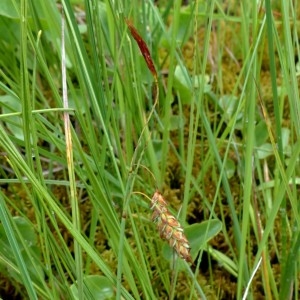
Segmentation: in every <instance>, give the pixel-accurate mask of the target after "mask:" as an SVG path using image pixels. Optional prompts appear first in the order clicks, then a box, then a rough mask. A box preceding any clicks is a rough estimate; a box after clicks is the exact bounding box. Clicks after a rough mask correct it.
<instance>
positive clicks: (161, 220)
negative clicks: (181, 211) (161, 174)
mask: <svg viewBox="0 0 300 300" xmlns="http://www.w3.org/2000/svg"><path fill="white" fill-rule="evenodd" d="M150 208H151V209H152V210H153V214H152V221H154V222H156V223H157V229H158V231H159V234H160V237H161V238H162V239H163V240H166V241H168V243H169V245H170V247H172V248H173V249H174V250H175V251H176V252H177V254H178V256H179V257H181V258H182V259H184V260H186V261H187V262H189V263H193V260H192V257H191V255H190V249H191V247H190V244H189V241H188V239H187V238H186V236H185V235H184V233H183V228H182V226H181V225H180V223H179V222H178V220H177V219H176V217H174V216H173V215H172V214H171V213H170V211H169V210H168V208H167V202H166V201H165V200H164V198H163V196H162V195H161V194H160V192H159V191H156V192H155V193H154V195H153V197H152V199H151V206H150Z"/></svg>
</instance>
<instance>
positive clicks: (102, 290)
mask: <svg viewBox="0 0 300 300" xmlns="http://www.w3.org/2000/svg"><path fill="white" fill-rule="evenodd" d="M84 283H85V285H86V287H87V289H88V290H89V293H90V295H91V296H92V297H93V298H92V299H97V300H107V299H114V296H115V293H114V287H113V285H112V283H111V281H109V280H108V279H107V278H106V277H104V276H99V275H88V276H86V277H85V278H84ZM71 292H72V294H73V296H74V299H79V298H78V289H77V286H76V284H72V285H71Z"/></svg>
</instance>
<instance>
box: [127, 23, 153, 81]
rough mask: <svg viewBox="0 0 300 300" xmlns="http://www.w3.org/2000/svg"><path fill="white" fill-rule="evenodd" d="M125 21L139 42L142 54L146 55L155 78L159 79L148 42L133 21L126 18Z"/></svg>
mask: <svg viewBox="0 0 300 300" xmlns="http://www.w3.org/2000/svg"><path fill="white" fill-rule="evenodd" d="M125 22H126V24H127V26H128V28H129V30H130V33H131V35H132V37H133V38H134V39H135V41H136V42H137V44H138V46H139V48H140V51H141V53H142V55H143V56H144V59H145V61H146V63H147V66H148V69H149V70H150V72H151V73H152V75H153V76H154V78H155V80H157V72H156V69H155V67H154V63H153V60H152V58H151V54H150V51H149V48H148V46H147V44H146V43H145V41H144V40H143V38H142V37H141V36H140V34H139V33H138V31H137V30H136V28H135V27H134V26H133V25H132V23H131V22H130V21H129V20H125Z"/></svg>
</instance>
